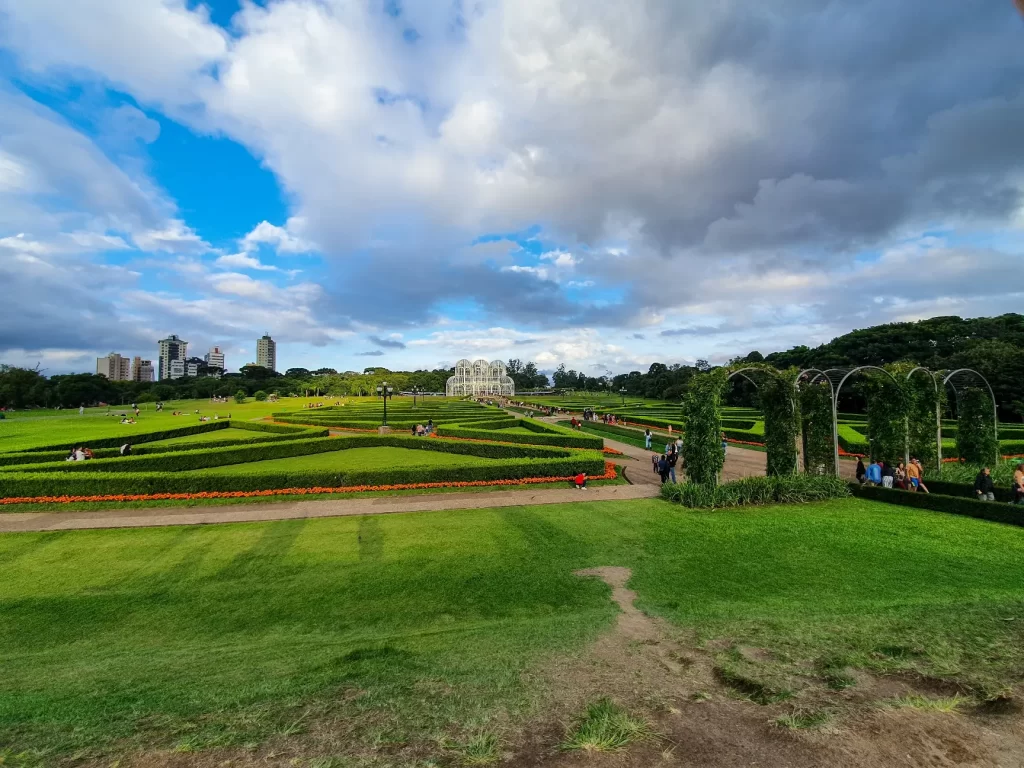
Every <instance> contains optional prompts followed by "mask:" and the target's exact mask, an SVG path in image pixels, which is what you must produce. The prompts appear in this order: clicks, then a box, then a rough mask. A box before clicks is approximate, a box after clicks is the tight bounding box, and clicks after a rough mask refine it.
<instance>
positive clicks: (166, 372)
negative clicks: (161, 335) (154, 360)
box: [157, 333, 188, 381]
mask: <svg viewBox="0 0 1024 768" xmlns="http://www.w3.org/2000/svg"><path fill="white" fill-rule="evenodd" d="M157 343H158V344H159V345H160V371H159V373H160V380H161V381H162V380H164V379H170V378H174V377H172V376H171V361H172V360H181V361H182V362H184V361H185V359H186V358H187V357H188V342H187V341H182V340H181V339H179V338H178V337H177V336H176V335H175V334H173V333H172V334H171V335H170V336H168V337H167V338H166V339H160V341H159V342H157Z"/></svg>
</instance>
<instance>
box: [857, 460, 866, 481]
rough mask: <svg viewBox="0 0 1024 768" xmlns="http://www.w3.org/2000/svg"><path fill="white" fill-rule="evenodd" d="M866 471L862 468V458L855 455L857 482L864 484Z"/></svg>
mask: <svg viewBox="0 0 1024 768" xmlns="http://www.w3.org/2000/svg"><path fill="white" fill-rule="evenodd" d="M867 474H868V471H867V470H866V469H864V459H862V458H860V457H859V456H858V457H857V471H856V478H857V482H858V483H860V484H861V485H864V480H865V479H866V478H867Z"/></svg>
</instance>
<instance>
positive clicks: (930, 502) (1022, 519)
mask: <svg viewBox="0 0 1024 768" xmlns="http://www.w3.org/2000/svg"><path fill="white" fill-rule="evenodd" d="M926 485H928V486H929V488H930V487H931V485H930V484H928V483H926ZM850 487H851V489H852V491H853V495H854V496H857V497H859V498H864V499H870V500H872V501H881V502H883V503H885V504H897V505H899V506H904V507H915V508H917V509H930V510H933V511H935V512H946V513H949V514H951V515H964V516H966V517H973V518H976V519H978V520H989V521H991V522H994V523H1006V524H1008V525H1020V526H1024V506H1012V505H1010V504H1004V503H1002V502H998V501H978V500H977V499H973V498H970V499H968V498H963V497H960V496H944V495H942V494H938V493H911V492H910V491H900V490H895V489H889V488H880V487H879V486H877V485H875V486H866V485H856V484H851V486H850ZM972 493H973V491H972Z"/></svg>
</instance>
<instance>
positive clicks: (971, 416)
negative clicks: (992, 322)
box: [940, 368, 999, 464]
mask: <svg viewBox="0 0 1024 768" xmlns="http://www.w3.org/2000/svg"><path fill="white" fill-rule="evenodd" d="M981 384H983V385H984V389H982V387H981ZM942 386H943V388H945V387H947V386H948V387H951V388H952V389H953V393H954V394H955V395H956V403H957V408H956V416H957V433H956V444H957V453H958V454H959V456H960V460H961V461H966V462H968V463H971V464H985V463H987V462H988V461H989V460H990V459H991V460H993V461H994V462H995V463H997V464H998V463H999V412H998V405H997V403H996V395H995V392H993V391H992V385H991V384H989V383H988V379H986V378H985V377H984V376H982V375H981V374H980V373H978V372H977V371H975V370H974V369H973V368H957V369H956V370H954V371H950V372H949V373H948V374H946V375H945V377H944V378H943V379H942ZM986 390H987V391H988V398H989V399H990V400H991V402H992V429H991V430H989V429H988V426H987V420H988V407H987V404H985V403H984V400H985V399H986V398H985V397H984V393H985V391H986ZM940 429H941V424H940ZM940 434H941V432H940ZM940 442H941V441H940Z"/></svg>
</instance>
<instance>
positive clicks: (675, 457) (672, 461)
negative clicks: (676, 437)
mask: <svg viewBox="0 0 1024 768" xmlns="http://www.w3.org/2000/svg"><path fill="white" fill-rule="evenodd" d="M665 461H666V462H668V474H669V477H671V478H672V482H673V484H674V483H675V482H676V464H677V463H678V462H679V454H678V453H676V452H675V451H672V453H670V454H669V455H668V456H666V457H665Z"/></svg>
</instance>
